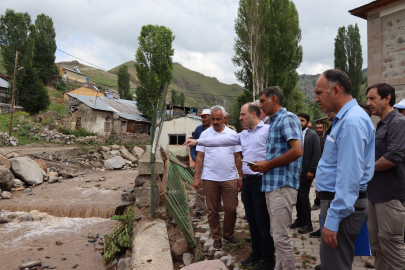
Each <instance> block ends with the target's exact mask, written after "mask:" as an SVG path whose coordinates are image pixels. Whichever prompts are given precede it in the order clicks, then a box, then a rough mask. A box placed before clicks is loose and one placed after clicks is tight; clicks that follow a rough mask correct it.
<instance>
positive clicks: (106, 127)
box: [104, 122, 111, 132]
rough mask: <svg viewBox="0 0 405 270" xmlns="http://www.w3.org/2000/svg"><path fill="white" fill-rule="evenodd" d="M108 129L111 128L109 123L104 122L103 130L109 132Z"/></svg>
mask: <svg viewBox="0 0 405 270" xmlns="http://www.w3.org/2000/svg"><path fill="white" fill-rule="evenodd" d="M110 129H111V123H110V122H104V132H110Z"/></svg>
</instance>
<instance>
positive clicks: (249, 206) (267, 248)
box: [242, 175, 274, 262]
mask: <svg viewBox="0 0 405 270" xmlns="http://www.w3.org/2000/svg"><path fill="white" fill-rule="evenodd" d="M261 188H262V176H261V175H259V176H246V178H243V188H242V202H243V204H244V206H245V213H246V219H247V222H248V223H249V230H250V236H251V238H252V250H253V252H254V253H261V255H262V260H265V261H273V262H274V242H273V238H272V237H271V235H270V216H269V212H268V210H267V204H266V196H265V193H264V192H262V190H261Z"/></svg>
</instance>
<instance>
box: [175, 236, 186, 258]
mask: <svg viewBox="0 0 405 270" xmlns="http://www.w3.org/2000/svg"><path fill="white" fill-rule="evenodd" d="M187 251H188V242H187V239H186V238H185V237H181V238H179V239H177V240H176V242H175V243H174V244H173V246H172V254H173V258H174V259H175V260H176V261H178V262H181V261H182V259H183V254H184V253H186V252H187Z"/></svg>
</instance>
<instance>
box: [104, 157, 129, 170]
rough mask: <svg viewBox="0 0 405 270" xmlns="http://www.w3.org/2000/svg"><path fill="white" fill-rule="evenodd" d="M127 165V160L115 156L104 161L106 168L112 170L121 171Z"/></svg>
mask: <svg viewBox="0 0 405 270" xmlns="http://www.w3.org/2000/svg"><path fill="white" fill-rule="evenodd" d="M124 165H125V160H124V159H123V158H122V157H120V156H115V157H112V158H110V159H107V160H104V166H105V167H107V168H111V169H121V168H122V167H123V166H124Z"/></svg>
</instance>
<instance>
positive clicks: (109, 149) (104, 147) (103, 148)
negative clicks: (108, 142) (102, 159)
mask: <svg viewBox="0 0 405 270" xmlns="http://www.w3.org/2000/svg"><path fill="white" fill-rule="evenodd" d="M101 151H103V152H109V151H111V148H110V147H108V146H101Z"/></svg>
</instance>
